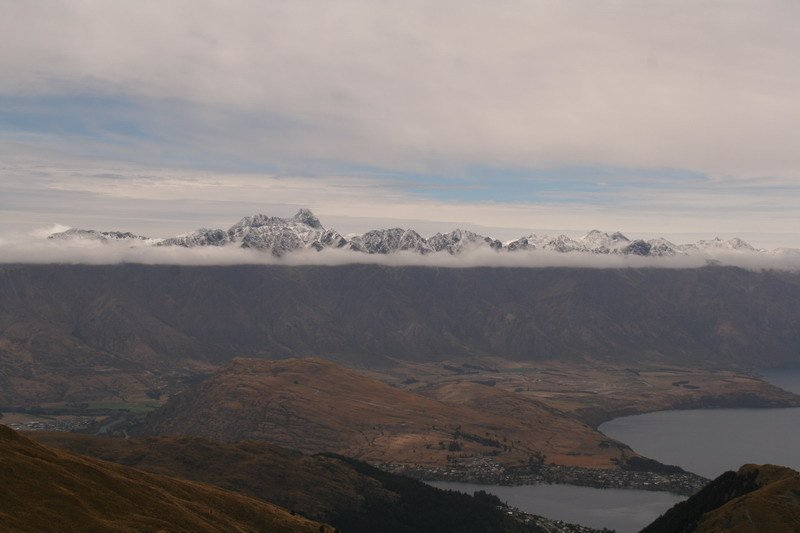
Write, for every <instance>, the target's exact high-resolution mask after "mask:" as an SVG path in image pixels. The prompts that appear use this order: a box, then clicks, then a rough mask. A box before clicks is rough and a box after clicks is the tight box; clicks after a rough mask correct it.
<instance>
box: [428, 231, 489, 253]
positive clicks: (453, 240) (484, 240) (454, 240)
mask: <svg viewBox="0 0 800 533" xmlns="http://www.w3.org/2000/svg"><path fill="white" fill-rule="evenodd" d="M428 245H429V246H430V247H431V248H432V249H433V251H434V252H441V251H446V252H448V253H450V254H457V253H459V252H462V251H464V250H466V249H474V248H479V247H482V246H488V247H489V248H491V249H493V250H500V249H501V248H502V247H503V243H501V242H500V241H498V240H496V239H492V238H491V237H484V236H483V235H478V234H477V233H475V232H472V231H469V230H465V229H454V230H453V231H451V232H450V233H437V234H436V235H434V236H433V237H431V238H430V239H428Z"/></svg>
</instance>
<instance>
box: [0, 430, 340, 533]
mask: <svg viewBox="0 0 800 533" xmlns="http://www.w3.org/2000/svg"><path fill="white" fill-rule="evenodd" d="M0 487H3V489H0V529H4V530H10V531H37V532H39V531H86V530H91V531H158V530H168V531H173V532H182V531H186V532H189V531H286V532H289V531H307V532H312V531H313V532H320V531H324V530H326V529H327V530H329V531H330V530H331V528H329V527H327V526H324V525H321V524H319V523H317V522H312V521H310V520H307V519H305V518H302V517H299V516H293V515H291V514H290V513H289V512H288V511H286V510H285V509H281V508H280V507H277V506H275V505H272V504H269V503H266V502H262V501H259V500H256V499H253V498H249V497H246V496H242V495H239V494H235V493H230V492H226V491H223V490H220V489H218V488H215V487H212V486H210V485H206V484H203V483H196V482H190V481H183V480H179V479H174V478H170V477H166V476H161V475H156V474H149V473H145V472H141V471H138V470H135V469H133V468H129V467H125V466H121V465H115V464H111V463H105V462H102V461H98V460H94V459H88V458H85V457H80V456H77V455H73V454H70V453H67V452H63V451H60V450H54V449H50V448H47V447H45V446H42V445H40V444H36V443H34V442H32V441H30V440H29V439H27V438H25V437H23V436H20V435H18V434H16V433H14V432H13V431H12V430H10V429H9V428H6V427H4V426H0ZM320 527H322V528H324V529H320Z"/></svg>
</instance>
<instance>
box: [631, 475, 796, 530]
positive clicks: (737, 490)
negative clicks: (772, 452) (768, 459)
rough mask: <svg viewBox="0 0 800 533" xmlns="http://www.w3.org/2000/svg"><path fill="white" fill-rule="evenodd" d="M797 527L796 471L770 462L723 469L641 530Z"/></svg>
mask: <svg viewBox="0 0 800 533" xmlns="http://www.w3.org/2000/svg"><path fill="white" fill-rule="evenodd" d="M695 531H696V532H702V533H722V532H732V533H757V532H761V531H769V532H771V533H784V532H785V533H794V532H796V531H800V473H798V472H796V471H794V470H792V469H791V468H786V467H782V466H775V465H744V466H743V467H741V468H740V469H739V471H738V472H733V471H731V472H725V473H724V474H722V475H721V476H719V477H718V478H717V479H715V480H714V481H712V482H711V483H709V484H708V485H707V486H706V487H705V488H704V489H703V490H701V491H700V492H698V493H697V494H695V495H694V496H692V497H691V498H689V499H688V500H686V501H683V502H681V503H678V504H677V505H675V506H674V507H673V508H671V509H670V510H669V511H667V512H666V513H664V515H662V516H661V517H659V518H658V519H657V520H656V521H655V522H653V523H652V524H650V525H649V526H647V527H646V528H645V529H644V530H642V533H679V532H687V533H688V532H695Z"/></svg>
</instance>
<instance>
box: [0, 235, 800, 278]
mask: <svg viewBox="0 0 800 533" xmlns="http://www.w3.org/2000/svg"><path fill="white" fill-rule="evenodd" d="M0 263H4V264H18V263H23V264H87V265H109V264H122V263H138V264H147V265H197V266H201V265H202V266H213V265H219V266H225V265H280V266H306V265H309V266H338V265H346V264H375V265H384V266H388V267H404V266H427V267H437V268H472V267H505V268H542V267H579V268H700V267H703V266H708V265H709V264H719V265H725V266H735V267H740V268H745V269H749V270H789V271H800V252H798V251H794V250H787V251H784V252H774V253H758V254H756V253H747V252H735V251H717V252H708V253H704V254H702V255H692V256H679V257H640V256H633V255H617V254H593V253H580V252H569V253H560V252H552V251H544V250H534V251H515V252H508V251H500V252H498V251H494V250H491V249H488V248H478V249H474V250H468V251H465V252H462V253H460V254H458V255H451V254H448V253H446V252H438V253H431V254H426V255H421V254H418V253H414V252H395V253H391V254H385V255H382V254H372V255H370V254H365V253H359V252H354V251H350V250H335V249H326V250H322V251H319V252H317V251H315V250H298V251H295V252H291V253H288V254H286V255H285V256H283V257H275V256H273V255H271V254H269V253H265V252H260V251H256V250H252V249H247V248H239V247H236V246H224V247H214V246H206V247H197V248H183V247H179V246H147V245H131V244H130V243H127V242H107V243H102V242H96V241H87V240H75V241H57V240H48V239H46V238H41V237H40V238H32V237H31V236H23V235H12V236H6V237H0Z"/></svg>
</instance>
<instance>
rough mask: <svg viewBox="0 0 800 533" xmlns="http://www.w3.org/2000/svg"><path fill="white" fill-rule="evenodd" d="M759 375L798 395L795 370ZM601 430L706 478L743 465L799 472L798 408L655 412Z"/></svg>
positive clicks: (614, 422) (616, 421)
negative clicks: (786, 467)
mask: <svg viewBox="0 0 800 533" xmlns="http://www.w3.org/2000/svg"><path fill="white" fill-rule="evenodd" d="M763 375H764V377H765V379H767V380H769V381H770V382H772V383H774V384H775V385H777V386H779V387H781V388H783V389H786V390H790V391H792V392H798V393H800V369H791V370H780V371H770V372H764V373H763ZM600 431H602V432H603V433H605V434H606V435H608V436H609V437H612V438H614V439H616V440H619V441H622V442H624V443H625V444H627V445H628V446H630V447H631V448H633V449H634V450H636V451H637V452H638V453H640V454H642V455H644V456H646V457H651V458H653V459H657V460H659V461H661V462H662V463H667V464H674V465H678V466H680V467H682V468H684V469H685V470H689V471H690V472H694V473H696V474H700V475H701V476H705V477H708V478H713V477H716V476H718V475H720V474H721V473H723V472H724V471H726V470H735V469H737V468H739V467H740V466H741V465H743V464H745V463H774V464H779V465H783V466H789V467H791V468H794V469H796V470H800V408H791V409H697V410H692V411H658V412H655V413H648V414H645V415H635V416H626V417H623V418H617V419H614V420H611V421H609V422H606V423H605V424H602V425H601V426H600Z"/></svg>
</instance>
